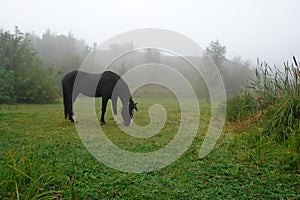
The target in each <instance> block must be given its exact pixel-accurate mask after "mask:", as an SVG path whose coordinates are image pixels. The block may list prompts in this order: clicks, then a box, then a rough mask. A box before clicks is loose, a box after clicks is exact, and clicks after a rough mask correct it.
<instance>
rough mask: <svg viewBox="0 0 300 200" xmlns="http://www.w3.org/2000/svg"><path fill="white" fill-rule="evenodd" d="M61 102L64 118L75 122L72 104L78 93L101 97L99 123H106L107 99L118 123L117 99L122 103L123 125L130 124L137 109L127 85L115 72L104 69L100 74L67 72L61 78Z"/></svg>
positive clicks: (77, 71)
mask: <svg viewBox="0 0 300 200" xmlns="http://www.w3.org/2000/svg"><path fill="white" fill-rule="evenodd" d="M62 91H63V103H64V113H65V118H66V119H67V118H68V117H69V120H70V121H71V122H74V123H76V122H77V120H76V118H75V114H74V112H73V104H74V102H75V100H76V98H77V96H78V95H79V93H81V94H83V95H85V96H88V97H102V113H101V118H100V122H101V125H104V124H106V122H105V120H104V115H105V112H106V106H107V102H108V100H109V99H111V101H112V107H113V113H114V120H115V121H116V123H119V120H118V118H117V99H118V97H119V98H120V99H121V102H122V104H123V107H122V111H121V115H122V118H123V120H124V125H125V126H128V125H130V124H131V119H132V117H133V111H134V110H136V111H137V110H138V109H137V106H136V105H137V103H135V102H134V101H133V100H132V96H131V94H130V91H129V88H128V85H127V84H126V83H125V81H124V80H123V79H122V78H121V77H120V76H119V75H117V74H116V73H114V72H111V71H105V72H103V73H100V74H91V73H87V72H83V71H79V70H75V71H72V72H69V73H67V74H66V75H65V76H64V77H63V79H62Z"/></svg>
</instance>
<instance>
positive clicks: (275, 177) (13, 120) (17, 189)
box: [0, 98, 300, 199]
mask: <svg viewBox="0 0 300 200" xmlns="http://www.w3.org/2000/svg"><path fill="white" fill-rule="evenodd" d="M138 102H139V112H137V113H136V115H135V120H136V123H138V124H141V125H145V124H147V123H149V121H150V118H149V117H148V114H147V112H148V109H149V106H150V105H152V104H154V103H158V102H162V104H163V105H165V107H166V108H167V110H168V120H169V121H167V123H166V126H165V128H164V131H163V132H162V133H160V134H158V135H156V136H155V137H153V138H149V139H142V140H140V139H136V138H130V137H129V136H127V135H126V134H123V133H122V132H121V131H120V130H119V129H118V128H117V126H116V125H115V124H114V122H113V117H112V115H111V114H110V110H109V111H108V113H107V115H106V121H107V123H108V124H107V125H106V126H105V127H103V128H104V129H106V130H109V131H110V132H111V134H110V135H109V137H110V138H111V139H112V141H113V142H114V143H116V144H118V145H119V146H120V147H122V148H124V149H129V150H131V151H138V152H140V151H145V152H148V151H153V150H156V149H158V148H160V147H161V146H164V145H165V144H167V143H168V141H169V140H170V138H172V137H173V135H174V132H176V131H177V125H176V124H177V122H178V120H180V118H179V116H178V111H179V110H178V105H177V104H176V102H175V103H174V102H172V101H170V100H168V99H165V98H162V99H157V98H147V99H139V100H138ZM200 105H201V111H202V112H201V119H200V128H199V131H198V134H197V136H196V138H195V140H194V142H193V144H192V145H191V147H190V148H189V149H188V150H187V151H186V152H185V153H184V154H183V155H182V156H181V157H180V158H179V159H178V160H177V161H175V162H174V163H172V164H171V165H169V166H167V167H165V168H163V169H161V170H159V171H154V172H149V173H141V174H132V173H124V172H119V171H117V170H114V169H111V168H109V167H107V166H105V165H104V164H102V163H100V162H98V161H97V160H96V159H95V158H94V157H93V156H92V155H91V154H90V153H89V152H88V151H87V150H86V148H85V147H84V145H83V144H82V143H81V140H80V138H79V136H78V134H77V132H76V129H75V126H74V124H72V123H69V122H67V121H65V120H64V119H63V108H62V105H61V104H51V105H0V106H1V107H0V158H1V159H0V199H121V198H122V199H142V198H144V199H204V198H205V199H229V198H236V199H253V198H261V199H297V198H300V196H299V188H300V178H299V172H298V171H297V170H291V169H286V168H285V166H284V163H285V162H283V161H282V162H280V163H278V162H277V161H276V157H277V156H278V155H279V154H277V153H279V152H278V151H275V153H274V156H273V157H270V156H268V157H264V155H263V154H262V152H263V151H266V149H264V148H265V147H264V146H263V145H264V144H265V141H261V143H260V140H259V139H258V140H257V138H259V137H260V134H259V132H258V130H257V129H256V128H253V130H252V132H251V134H246V133H244V134H240V135H237V136H236V135H233V134H232V133H231V131H230V129H226V130H224V132H223V135H222V137H221V139H220V140H219V143H218V145H217V147H216V148H215V149H214V150H213V151H212V152H211V153H210V154H209V155H208V156H207V157H205V158H204V159H202V160H200V159H199V158H198V151H199V148H200V146H201V143H202V141H203V138H204V134H205V131H206V129H207V126H208V122H209V117H210V109H209V105H208V103H207V102H205V101H201V102H200ZM108 108H110V106H108ZM253 138H256V140H253ZM251 141H252V142H253V141H256V142H258V143H255V142H253V143H251ZM271 146H272V147H273V148H274V149H276V147H278V144H275V143H271V144H270V145H268V147H271ZM288 149H289V148H287V150H288ZM267 150H268V151H270V152H272V151H271V150H272V149H267ZM259 151H260V152H261V154H260V152H259ZM281 153H282V154H284V153H285V152H281Z"/></svg>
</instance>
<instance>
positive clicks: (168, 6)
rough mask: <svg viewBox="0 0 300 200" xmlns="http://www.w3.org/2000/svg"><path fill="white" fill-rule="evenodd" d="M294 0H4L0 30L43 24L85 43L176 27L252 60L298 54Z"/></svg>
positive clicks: (298, 6)
mask: <svg viewBox="0 0 300 200" xmlns="http://www.w3.org/2000/svg"><path fill="white" fill-rule="evenodd" d="M299 16H300V1H299V0H207V1H201V0H200V1H199V0H198V1H197V0H194V1H192V0H185V1H183V0H181V1H179V0H178V1H175V0H172V1H167V0H151V1H146V0H126V1H121V0H119V1H118V0H109V1H108V0H105V1H104V0H103V1H100V0H85V1H74V0H73V1H71V0H64V1H60V0H51V1H50V0H43V1H40V0H26V1H24V0H5V1H2V2H1V7H0V29H1V28H2V29H3V30H10V31H13V30H14V26H18V27H19V29H20V30H21V31H23V32H30V33H32V32H34V33H35V34H37V35H39V36H41V35H42V33H44V32H45V30H46V29H47V28H50V30H51V31H52V32H55V33H57V34H68V33H69V32H72V33H73V34H74V35H75V37H77V38H78V39H84V40H85V41H86V42H87V43H89V44H92V43H93V42H97V43H98V44H101V43H102V42H104V41H105V40H107V39H109V38H110V37H112V36H115V35H117V34H119V33H122V32H125V31H130V30H134V29H140V28H163V29H169V30H172V31H176V32H179V33H181V34H184V35H186V36H187V37H189V38H191V39H192V40H194V41H195V42H197V43H198V44H199V45H200V46H201V47H202V48H205V47H206V46H207V45H208V44H209V42H210V41H212V40H216V39H219V40H220V42H221V44H223V45H225V46H226V47H227V57H228V58H230V59H231V58H234V57H236V56H241V57H242V59H243V60H250V61H252V62H253V63H254V64H255V61H256V58H257V57H259V58H260V60H265V61H267V62H268V63H270V64H280V63H282V62H284V61H286V60H291V56H292V54H294V55H295V56H296V57H298V58H299V59H300V23H299V22H300V20H299V19H300V17H299Z"/></svg>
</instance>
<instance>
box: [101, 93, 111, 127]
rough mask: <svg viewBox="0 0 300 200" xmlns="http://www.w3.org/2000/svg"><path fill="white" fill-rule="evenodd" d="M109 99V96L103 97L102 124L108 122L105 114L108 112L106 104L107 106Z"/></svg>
mask: <svg viewBox="0 0 300 200" xmlns="http://www.w3.org/2000/svg"><path fill="white" fill-rule="evenodd" d="M108 99H109V98H108V97H102V112H101V119H100V122H101V125H104V124H106V122H105V120H104V115H105V112H106V106H107V101H108Z"/></svg>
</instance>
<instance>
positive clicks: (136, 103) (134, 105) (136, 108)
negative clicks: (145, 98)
mask: <svg viewBox="0 0 300 200" xmlns="http://www.w3.org/2000/svg"><path fill="white" fill-rule="evenodd" d="M137 104H138V103H134V109H135V110H136V111H138V109H137V107H136V105H137Z"/></svg>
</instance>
